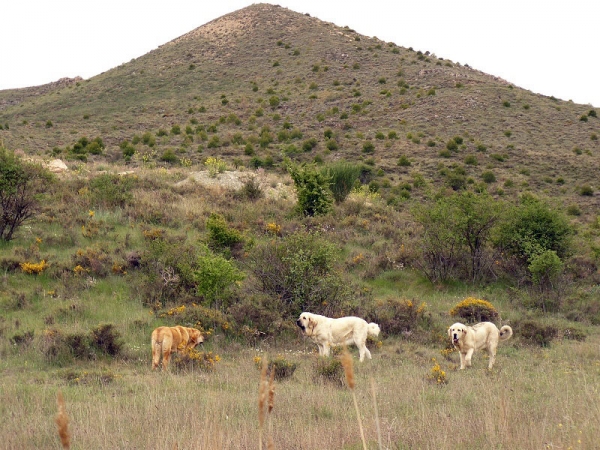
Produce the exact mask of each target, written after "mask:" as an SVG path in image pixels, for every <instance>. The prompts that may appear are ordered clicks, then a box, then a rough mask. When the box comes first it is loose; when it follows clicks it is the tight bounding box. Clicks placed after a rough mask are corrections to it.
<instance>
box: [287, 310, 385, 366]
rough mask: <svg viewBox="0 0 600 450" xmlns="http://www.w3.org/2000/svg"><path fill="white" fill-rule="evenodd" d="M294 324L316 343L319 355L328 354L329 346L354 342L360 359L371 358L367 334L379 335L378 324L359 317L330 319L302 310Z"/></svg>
mask: <svg viewBox="0 0 600 450" xmlns="http://www.w3.org/2000/svg"><path fill="white" fill-rule="evenodd" d="M296 324H297V325H298V326H299V327H300V328H301V329H302V331H303V332H304V334H305V335H306V336H308V337H309V338H311V339H312V340H313V341H314V342H315V343H316V344H317V346H318V347H319V355H321V356H329V349H330V348H331V346H334V345H352V344H354V345H356V346H357V347H358V352H359V355H360V360H361V361H362V360H364V359H365V355H367V356H368V358H369V359H371V352H370V351H369V349H368V348H367V336H378V335H379V325H377V324H376V323H372V322H371V323H367V322H366V320H364V319H361V318H360V317H340V318H339V319H332V318H330V317H325V316H320V315H318V314H312V313H309V312H303V313H302V314H300V317H299V318H298V320H297V321H296Z"/></svg>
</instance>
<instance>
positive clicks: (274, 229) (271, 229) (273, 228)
mask: <svg viewBox="0 0 600 450" xmlns="http://www.w3.org/2000/svg"><path fill="white" fill-rule="evenodd" d="M267 232H268V233H269V234H273V235H275V236H281V225H278V224H277V223H275V222H269V223H268V224H267Z"/></svg>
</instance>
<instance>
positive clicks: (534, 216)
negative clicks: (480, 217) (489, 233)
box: [496, 195, 572, 265]
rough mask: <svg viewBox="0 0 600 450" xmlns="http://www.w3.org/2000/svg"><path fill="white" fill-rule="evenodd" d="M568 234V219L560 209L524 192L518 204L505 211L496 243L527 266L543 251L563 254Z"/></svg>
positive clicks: (568, 247) (569, 229) (567, 248)
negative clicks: (504, 217) (504, 218)
mask: <svg viewBox="0 0 600 450" xmlns="http://www.w3.org/2000/svg"><path fill="white" fill-rule="evenodd" d="M571 234H572V230H571V227H570V225H569V222H568V220H567V218H566V216H565V215H564V214H563V213H562V212H561V211H560V210H559V209H556V208H551V207H550V206H549V205H547V204H546V203H544V202H542V201H540V200H538V199H536V198H535V197H533V196H531V195H524V196H523V197H522V198H521V203H520V204H519V205H517V206H516V207H513V208H509V209H508V210H507V211H506V220H505V221H504V222H502V223H501V225H500V228H499V233H498V235H497V238H496V244H497V246H498V247H500V248H501V249H502V250H504V251H507V252H509V253H511V254H513V255H514V256H516V257H517V258H518V259H519V260H520V261H521V263H522V264H524V265H528V264H529V263H530V262H531V258H532V257H534V256H535V255H538V254H540V253H543V252H544V251H546V250H554V251H555V252H556V254H557V256H558V257H559V258H563V257H564V256H566V255H567V254H568V252H569V249H570V236H571Z"/></svg>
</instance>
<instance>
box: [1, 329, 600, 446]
mask: <svg viewBox="0 0 600 450" xmlns="http://www.w3.org/2000/svg"><path fill="white" fill-rule="evenodd" d="M509 342H510V341H509ZM207 345H208V346H209V347H211V349H212V350H213V351H215V352H216V353H218V354H219V355H220V356H221V361H219V363H218V364H217V365H216V367H215V369H214V370H212V371H203V370H195V371H194V370H191V371H185V372H182V373H168V374H165V373H152V372H151V370H150V356H149V351H147V350H149V349H146V348H139V349H137V350H135V351H134V356H131V357H130V358H129V360H128V361H114V362H112V363H108V364H107V363H98V364H87V365H82V366H80V367H75V368H71V369H69V370H70V371H71V372H74V373H78V374H79V375H80V378H70V379H68V376H67V375H66V374H65V372H64V371H63V370H58V371H57V370H49V371H38V370H36V369H35V368H34V367H31V363H28V362H27V359H24V358H23V357H22V355H18V354H15V352H11V350H10V349H6V348H3V349H2V350H3V354H4V355H5V356H4V357H3V359H2V363H1V365H0V367H1V370H2V373H3V377H2V391H1V397H0V405H1V406H0V411H1V412H2V414H1V416H2V417H3V420H2V422H1V423H2V425H1V430H0V433H1V435H2V436H3V442H2V448H5V449H7V450H8V449H29V448H31V449H33V448H48V449H50V448H60V440H59V436H58V431H57V427H56V424H55V422H54V417H55V415H56V412H57V407H56V398H57V393H58V392H59V391H60V392H62V395H63V396H64V401H65V407H66V412H67V415H68V418H69V431H70V434H71V448H73V449H90V448H96V449H109V448H122V449H136V448H138V449H171V448H179V449H255V448H259V447H258V445H259V419H258V392H259V381H260V370H258V369H257V367H256V364H255V363H254V361H253V359H254V357H255V356H257V355H260V356H263V357H264V356H266V355H273V356H275V355H283V356H284V357H285V358H286V359H287V360H289V361H291V362H295V363H297V364H298V369H297V370H296V372H295V374H294V375H293V377H291V378H290V379H287V380H283V381H281V382H278V381H275V398H274V407H273V410H272V412H271V414H270V415H269V416H268V418H267V420H266V423H265V430H264V431H265V436H264V439H265V442H266V439H267V436H270V437H271V438H272V440H273V448H278V449H317V448H318V449H360V448H362V443H361V437H360V432H359V428H358V425H357V417H356V414H355V409H354V408H353V406H352V397H351V392H350V390H349V389H347V388H346V387H341V386H339V385H338V384H335V383H331V382H327V381H318V380H317V381H316V380H315V377H314V365H315V361H316V359H317V358H319V357H318V356H317V355H316V352H315V349H314V348H313V346H312V345H311V344H310V343H309V342H304V343H303V341H302V339H301V338H300V337H299V338H298V340H297V342H295V343H293V344H292V347H290V348H284V347H279V348H275V347H273V348H269V349H268V351H266V350H265V351H262V352H259V351H258V350H252V349H247V348H243V347H240V346H239V345H223V346H220V345H218V344H216V343H215V344H214V345H210V344H207ZM599 346H600V335H598V334H597V333H596V334H595V335H593V336H590V337H589V338H588V340H587V341H586V342H584V343H579V342H571V341H564V342H563V343H560V344H557V345H554V346H553V347H551V348H547V349H541V348H531V347H524V346H520V345H518V342H517V341H515V342H512V343H508V344H506V343H505V345H502V346H501V347H500V349H499V352H498V361H497V366H496V367H495V368H494V369H493V371H491V372H488V371H487V370H486V369H485V367H486V364H485V363H486V362H485V360H484V357H483V355H480V354H476V356H475V358H474V367H473V368H472V369H471V370H465V371H458V370H457V364H458V357H457V355H456V353H454V354H451V355H450V357H449V359H445V358H444V357H443V356H441V354H440V352H439V351H437V350H436V349H433V348H424V347H419V346H415V345H414V344H411V343H407V342H405V341H397V340H390V341H384V343H383V345H382V347H381V348H380V349H378V350H377V349H375V350H374V351H373V360H372V361H367V362H365V363H363V364H360V363H359V362H358V360H357V357H356V354H354V358H353V359H354V369H355V380H356V385H355V393H356V396H357V404H358V406H359V409H360V413H361V418H362V424H363V426H364V434H365V440H366V442H367V448H371V449H376V448H385V449H416V448H423V449H433V448H435V449H451V448H456V447H461V448H465V449H482V448H494V449H504V448H506V449H508V448H511V449H514V448H519V449H541V448H552V449H567V448H573V449H578V448H580V449H593V448H596V445H597V438H598V434H597V433H598V429H599V427H600V404H599V403H598V395H599V388H600V357H599V352H598V349H599ZM371 348H373V345H372V343H371ZM11 353H12V354H11ZM354 353H355V352H354ZM433 358H435V359H436V360H437V361H438V362H439V364H440V366H441V369H442V370H444V371H445V383H438V382H437V381H436V380H431V379H430V374H431V371H432V368H433V366H434V363H433ZM72 376H73V375H71V377H72ZM371 383H372V384H373V386H374V392H375V395H376V398H373V395H372V389H371ZM375 405H376V406H375ZM375 407H376V408H377V411H378V414H377V415H376V414H375ZM377 416H378V417H379V420H378V421H377V420H376V417H377ZM378 426H379V429H380V433H381V437H380V439H381V442H382V447H379V444H378V433H377V428H378ZM263 448H266V446H265V447H263Z"/></svg>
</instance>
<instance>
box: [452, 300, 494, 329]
mask: <svg viewBox="0 0 600 450" xmlns="http://www.w3.org/2000/svg"><path fill="white" fill-rule="evenodd" d="M450 315H451V316H452V317H462V318H463V319H466V321H467V322H471V323H473V322H493V321H494V320H496V319H497V318H498V311H496V308H494V305H492V304H491V303H490V302H488V301H487V300H482V299H479V298H474V297H467V298H465V299H464V300H463V301H461V302H460V303H458V304H457V305H456V306H454V308H452V309H451V310H450Z"/></svg>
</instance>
